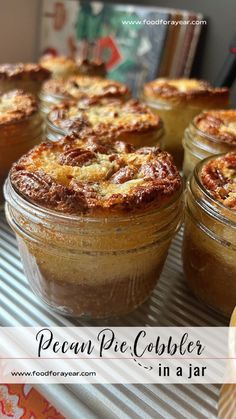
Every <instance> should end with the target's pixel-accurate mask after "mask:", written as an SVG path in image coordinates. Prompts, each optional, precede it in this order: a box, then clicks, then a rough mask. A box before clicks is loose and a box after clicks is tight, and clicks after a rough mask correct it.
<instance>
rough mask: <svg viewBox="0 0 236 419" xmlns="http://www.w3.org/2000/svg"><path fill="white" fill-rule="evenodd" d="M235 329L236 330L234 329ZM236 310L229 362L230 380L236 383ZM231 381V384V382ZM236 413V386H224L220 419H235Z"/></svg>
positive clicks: (221, 395)
mask: <svg viewBox="0 0 236 419" xmlns="http://www.w3.org/2000/svg"><path fill="white" fill-rule="evenodd" d="M233 328H234V329H233ZM235 328H236V308H235V309H234V311H233V314H232V316H231V320H230V329H229V360H228V372H229V374H230V380H231V379H232V381H234V382H236V378H235V377H236V359H235V353H236V347H235V344H236V342H235V336H236V329H235ZM230 380H229V382H230ZM235 412H236V384H235V383H232V384H227V383H226V384H224V385H223V386H222V387H221V390H220V399H219V405H218V418H219V419H225V418H228V419H234V418H235Z"/></svg>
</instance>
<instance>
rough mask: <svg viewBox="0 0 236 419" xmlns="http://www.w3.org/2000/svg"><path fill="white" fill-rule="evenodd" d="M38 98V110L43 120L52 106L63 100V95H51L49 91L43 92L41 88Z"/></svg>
mask: <svg viewBox="0 0 236 419" xmlns="http://www.w3.org/2000/svg"><path fill="white" fill-rule="evenodd" d="M39 100H40V112H41V115H42V117H43V119H44V120H45V119H46V117H47V115H48V113H49V112H50V111H51V109H52V108H53V106H56V105H58V104H59V103H61V102H63V101H64V100H65V97H64V96H62V95H53V94H51V93H48V92H45V91H44V90H41V92H40V94H39Z"/></svg>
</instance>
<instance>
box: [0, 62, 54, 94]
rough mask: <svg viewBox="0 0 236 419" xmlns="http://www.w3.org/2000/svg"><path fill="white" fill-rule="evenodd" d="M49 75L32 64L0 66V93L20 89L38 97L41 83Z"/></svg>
mask: <svg viewBox="0 0 236 419" xmlns="http://www.w3.org/2000/svg"><path fill="white" fill-rule="evenodd" d="M50 75H51V73H50V71H49V70H47V69H46V68H43V67H42V66H40V65H39V64H34V63H16V64H0V92H1V93H6V92H9V91H10V90H14V89H22V90H24V91H25V92H27V93H32V94H34V95H35V96H38V94H39V92H40V90H41V87H42V84H43V82H45V80H47V79H49V77H50Z"/></svg>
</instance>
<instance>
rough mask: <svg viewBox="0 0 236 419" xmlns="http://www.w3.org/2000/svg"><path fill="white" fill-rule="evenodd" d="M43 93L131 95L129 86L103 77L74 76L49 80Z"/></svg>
mask: <svg viewBox="0 0 236 419" xmlns="http://www.w3.org/2000/svg"><path fill="white" fill-rule="evenodd" d="M43 94H51V95H56V96H62V97H65V98H70V99H83V98H90V99H97V98H122V99H123V98H124V99H126V98H127V97H129V96H130V91H129V88H128V86H126V85H125V84H123V83H119V82H118V81H114V80H107V79H103V78H101V77H87V76H72V77H69V78H68V79H67V80H63V79H57V80H55V79H54V80H49V81H47V82H46V83H45V84H44V86H43Z"/></svg>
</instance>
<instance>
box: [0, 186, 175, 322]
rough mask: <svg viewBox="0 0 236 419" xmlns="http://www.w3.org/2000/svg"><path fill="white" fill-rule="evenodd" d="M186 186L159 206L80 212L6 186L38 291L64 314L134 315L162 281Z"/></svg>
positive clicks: (26, 267) (9, 207)
mask: <svg viewBox="0 0 236 419" xmlns="http://www.w3.org/2000/svg"><path fill="white" fill-rule="evenodd" d="M181 195H182V191H181V190H178V192H177V193H175V195H174V196H173V197H172V199H170V200H169V201H168V205H167V204H165V205H163V206H162V207H160V208H159V209H157V210H152V211H151V210H150V211H147V212H143V213H142V214H141V213H139V214H136V215H134V214H133V215H132V214H131V213H130V214H129V213H126V214H125V215H123V216H121V215H119V216H115V215H112V214H111V216H109V217H108V216H106V217H102V216H100V217H99V216H97V217H90V216H85V215H84V216H77V215H68V214H64V213H58V212H55V211H53V210H49V209H46V208H45V207H44V208H43V207H41V206H40V205H36V204H34V203H32V202H29V200H27V199H26V198H24V197H23V196H22V195H20V194H19V193H17V191H16V190H15V189H14V187H13V186H12V184H11V181H10V179H9V178H8V179H7V181H6V183H5V198H6V201H7V203H6V216H7V220H8V223H9V224H10V226H11V227H12V229H13V230H14V231H15V233H16V237H17V241H18V245H19V250H20V254H21V258H22V261H23V266H24V270H25V274H26V276H27V278H28V281H29V284H30V286H31V287H32V289H33V291H34V292H35V294H36V295H37V296H39V297H40V298H41V300H43V301H44V302H45V303H46V304H47V305H48V306H49V307H50V308H52V309H53V310H56V311H58V312H59V313H61V314H63V315H69V316H76V317H81V316H86V317H89V318H101V317H110V316H115V315H121V314H125V313H128V312H130V311H132V310H134V309H135V308H136V307H138V306H139V305H140V304H142V303H143V302H144V301H145V300H146V299H147V298H148V297H149V295H150V293H151V292H152V290H153V288H154V287H155V286H156V283H157V281H158V278H159V276H160V274H161V271H162V268H163V264H164V262H165V259H166V256H167V252H168V248H169V245H170V242H171V239H172V238H173V236H174V234H175V233H176V232H177V230H178V228H179V227H180V223H181V219H182V215H181V214H182V199H181Z"/></svg>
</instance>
